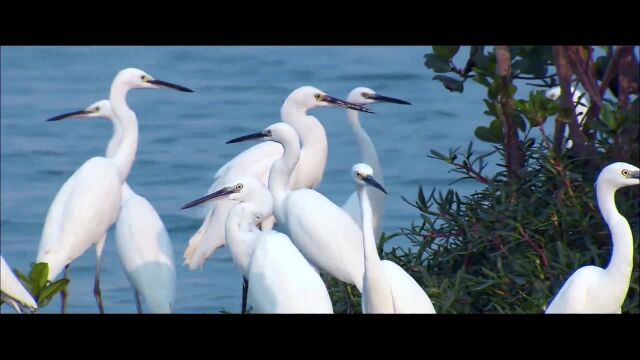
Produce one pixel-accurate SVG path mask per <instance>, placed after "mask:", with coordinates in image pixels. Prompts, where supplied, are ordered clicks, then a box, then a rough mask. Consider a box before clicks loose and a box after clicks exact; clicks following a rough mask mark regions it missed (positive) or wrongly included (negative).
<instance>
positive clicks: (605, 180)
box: [596, 162, 640, 190]
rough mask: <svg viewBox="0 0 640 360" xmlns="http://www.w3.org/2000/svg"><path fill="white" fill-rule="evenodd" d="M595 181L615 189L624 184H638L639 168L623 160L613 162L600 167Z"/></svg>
mask: <svg viewBox="0 0 640 360" xmlns="http://www.w3.org/2000/svg"><path fill="white" fill-rule="evenodd" d="M596 183H597V184H598V185H599V186H603V185H604V186H607V187H610V188H613V189H615V190H617V189H620V188H622V187H625V186H632V185H640V169H638V167H636V166H633V165H631V164H627V163H624V162H615V163H613V164H609V165H607V166H606V167H605V168H604V169H602V171H601V172H600V175H598V180H597V182H596Z"/></svg>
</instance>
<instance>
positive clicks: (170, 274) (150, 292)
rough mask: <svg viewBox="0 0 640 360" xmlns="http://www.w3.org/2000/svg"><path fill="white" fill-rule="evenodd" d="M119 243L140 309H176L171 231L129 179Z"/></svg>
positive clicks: (122, 211) (125, 185) (123, 187)
mask: <svg viewBox="0 0 640 360" xmlns="http://www.w3.org/2000/svg"><path fill="white" fill-rule="evenodd" d="M116 244H117V245H118V253H119V254H120V260H121V262H122V265H123V267H124V269H125V273H126V274H127V278H128V279H129V282H130V283H131V285H132V286H133V289H134V291H135V298H136V305H137V308H138V312H139V313H142V312H148V313H171V312H173V304H174V302H175V294H176V272H175V265H174V261H173V246H172V245H171V239H170V238H169V233H167V230H166V228H165V226H164V224H163V223H162V219H161V218H160V216H159V215H158V213H157V212H156V211H155V209H154V208H153V206H152V205H151V204H150V203H149V202H148V201H147V200H146V199H145V198H144V197H142V196H140V195H138V194H136V193H134V192H133V191H132V190H131V188H129V185H128V184H126V183H125V184H124V185H123V186H122V209H121V210H120V216H119V217H118V221H117V223H116Z"/></svg>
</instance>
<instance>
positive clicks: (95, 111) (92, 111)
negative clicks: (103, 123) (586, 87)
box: [47, 100, 115, 121]
mask: <svg viewBox="0 0 640 360" xmlns="http://www.w3.org/2000/svg"><path fill="white" fill-rule="evenodd" d="M114 117H115V115H114V114H113V111H112V110H111V102H109V100H100V101H98V102H95V103H93V104H91V105H89V106H88V107H87V108H86V109H84V110H79V111H72V112H69V113H66V114H62V115H57V116H54V117H52V118H49V119H47V121H58V120H63V119H71V118H107V119H113V118H114Z"/></svg>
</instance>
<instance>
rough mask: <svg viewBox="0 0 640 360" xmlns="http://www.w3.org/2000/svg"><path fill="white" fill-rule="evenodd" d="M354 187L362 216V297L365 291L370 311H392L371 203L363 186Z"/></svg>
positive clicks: (389, 286)
mask: <svg viewBox="0 0 640 360" xmlns="http://www.w3.org/2000/svg"><path fill="white" fill-rule="evenodd" d="M356 187H357V192H358V199H359V200H360V214H361V216H362V233H363V237H362V242H363V243H362V245H363V247H364V279H363V297H365V296H364V293H366V299H365V301H367V304H366V308H367V310H368V311H370V312H376V313H377V312H385V313H392V312H394V306H393V295H392V294H391V285H390V284H389V282H388V280H387V277H386V275H385V272H384V268H383V267H382V261H381V260H380V256H379V255H378V249H377V248H376V240H375V237H374V235H373V217H372V214H371V203H370V202H369V196H368V195H367V191H366V189H365V186H363V185H360V184H357V185H356Z"/></svg>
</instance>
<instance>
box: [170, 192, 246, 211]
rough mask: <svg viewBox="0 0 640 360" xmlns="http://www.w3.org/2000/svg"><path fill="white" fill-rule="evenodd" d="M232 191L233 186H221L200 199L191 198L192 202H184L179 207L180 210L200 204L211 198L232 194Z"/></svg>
mask: <svg viewBox="0 0 640 360" xmlns="http://www.w3.org/2000/svg"><path fill="white" fill-rule="evenodd" d="M233 192H234V191H233V188H222V189H220V190H218V191H216V192H214V193H211V194H209V195H206V196H203V197H201V198H200V199H197V200H193V201H192V202H190V203H188V204H186V205H185V206H183V207H182V208H181V210H184V209H188V208H192V207H194V206H197V205H200V204H202V203H204V202H207V201H209V200H212V199H215V198H219V197H222V196H225V195H229V194H232V193H233Z"/></svg>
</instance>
